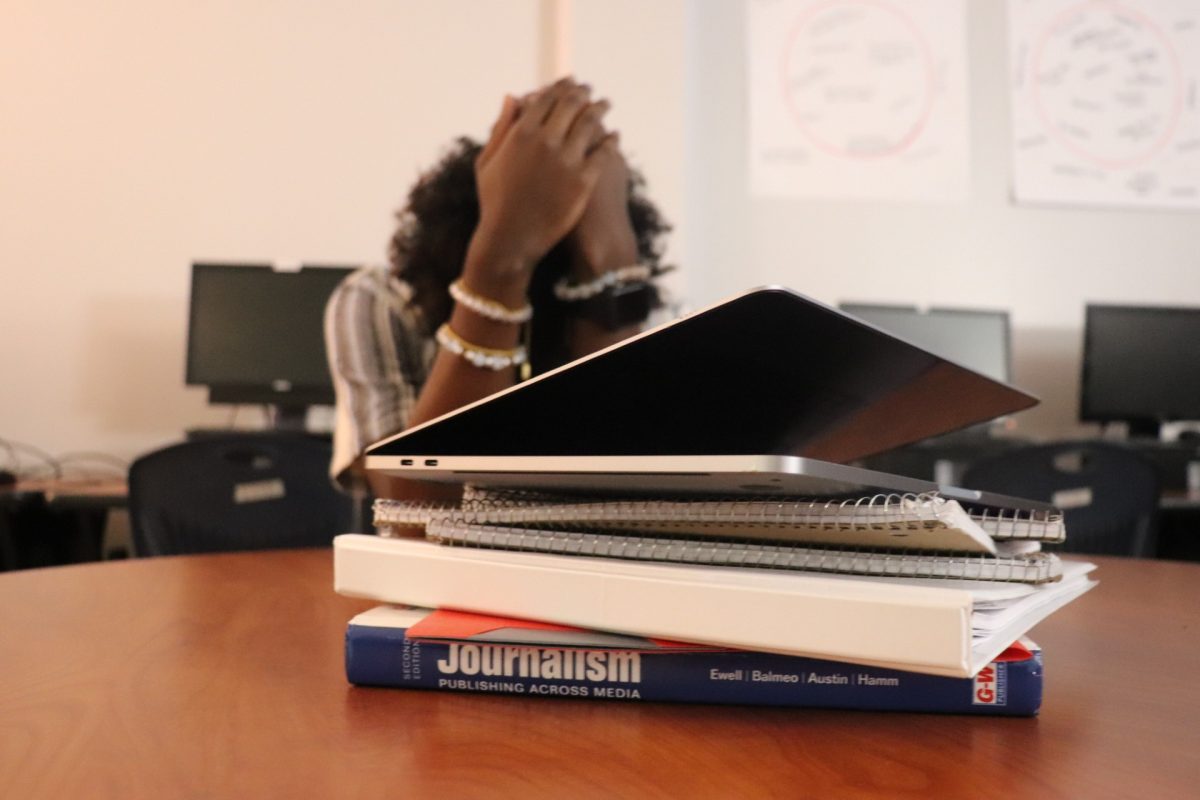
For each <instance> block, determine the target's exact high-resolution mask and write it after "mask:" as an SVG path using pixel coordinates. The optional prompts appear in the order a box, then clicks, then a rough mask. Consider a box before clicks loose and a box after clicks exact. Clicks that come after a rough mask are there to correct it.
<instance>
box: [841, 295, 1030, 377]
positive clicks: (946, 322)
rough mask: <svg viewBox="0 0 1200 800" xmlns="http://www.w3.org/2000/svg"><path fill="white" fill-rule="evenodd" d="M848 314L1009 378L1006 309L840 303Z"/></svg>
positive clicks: (947, 356) (991, 374)
mask: <svg viewBox="0 0 1200 800" xmlns="http://www.w3.org/2000/svg"><path fill="white" fill-rule="evenodd" d="M838 307H839V308H840V309H841V310H842V311H845V312H846V313H848V314H853V315H854V316H856V317H858V318H859V319H861V320H864V321H866V322H869V323H871V324H872V325H874V326H875V327H877V328H882V329H883V330H885V331H887V332H888V333H891V334H894V335H896V336H899V337H900V338H901V339H906V340H908V341H909V342H911V343H913V344H915V345H918V346H919V347H923V348H925V349H926V350H928V351H930V352H931V353H934V354H935V355H939V356H941V357H942V358H945V359H949V360H950V361H953V362H955V363H958V364H961V365H962V366H964V367H968V368H970V369H973V370H975V371H976V372H981V373H983V374H984V375H987V376H988V377H989V378H994V379H995V380H998V381H1004V382H1005V383H1007V382H1009V381H1010V380H1011V377H1012V368H1011V357H1010V354H1009V353H1010V348H1009V326H1008V312H1007V311H987V310H978V309H967V308H930V309H929V310H928V311H922V310H921V309H919V308H917V307H916V306H899V305H878V304H873V303H840V304H839V305H838Z"/></svg>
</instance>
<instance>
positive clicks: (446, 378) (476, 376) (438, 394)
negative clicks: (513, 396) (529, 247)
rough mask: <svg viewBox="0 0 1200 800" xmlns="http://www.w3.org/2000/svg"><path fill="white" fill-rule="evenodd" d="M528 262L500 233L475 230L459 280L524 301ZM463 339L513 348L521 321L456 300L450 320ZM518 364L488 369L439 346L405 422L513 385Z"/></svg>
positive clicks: (512, 302)
mask: <svg viewBox="0 0 1200 800" xmlns="http://www.w3.org/2000/svg"><path fill="white" fill-rule="evenodd" d="M531 273H532V268H531V266H529V265H528V263H527V257H526V256H523V255H521V254H519V253H517V252H516V251H515V250H514V249H512V248H510V247H508V246H507V245H506V243H505V241H504V240H503V238H502V237H500V236H498V235H493V234H491V233H489V232H488V231H486V230H478V231H476V233H475V235H474V236H473V237H472V239H471V245H470V247H468V249H467V258H466V263H465V264H464V265H463V273H462V281H463V283H464V284H465V286H466V287H467V288H468V289H469V291H471V292H473V293H476V294H478V295H481V296H483V297H486V298H489V299H491V300H494V301H496V302H499V303H502V304H503V305H505V306H507V307H509V308H519V307H521V306H524V305H525V304H526V303H527V302H528V300H527V294H528V290H529V275H530V274H531ZM448 324H449V326H450V329H451V330H452V331H453V332H454V333H455V334H456V335H457V336H459V337H460V338H461V339H463V340H465V341H467V342H470V343H471V344H473V345H477V346H479V347H481V348H487V349H489V350H513V349H514V348H516V347H518V346H519V345H520V344H521V341H520V339H521V326H520V325H519V324H516V323H511V322H498V321H496V320H492V319H488V318H486V317H484V316H482V315H481V314H479V313H477V312H475V311H472V310H471V309H469V308H466V307H464V306H462V305H460V304H457V303H456V304H455V306H454V310H453V311H452V312H451V314H450V319H449V320H448ZM516 380H517V368H516V367H506V368H504V369H489V368H485V367H479V366H476V365H475V364H472V363H471V362H470V361H468V360H466V359H465V358H463V357H461V356H459V355H457V354H455V353H451V352H448V351H447V350H445V349H444V348H443V349H440V350H439V351H438V354H437V356H436V357H435V359H434V362H433V366H432V368H431V370H430V372H429V378H428V379H427V380H426V382H425V386H424V388H423V389H422V390H421V394H420V397H419V398H418V399H417V403H416V406H415V407H414V408H413V411H412V415H411V416H410V418H409V423H408V424H409V426H413V425H418V424H420V423H422V422H425V421H427V420H431V419H433V418H435V417H439V416H441V415H442V414H445V413H447V412H449V411H453V410H454V409H456V408H460V407H461V406H464V405H466V404H468V403H472V402H474V401H476V400H479V399H480V398H483V397H487V396H488V395H491V394H494V393H496V392H498V391H500V390H502V389H507V388H508V387H509V386H512V385H513V383H515V382H516Z"/></svg>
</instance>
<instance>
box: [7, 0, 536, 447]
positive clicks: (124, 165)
mask: <svg viewBox="0 0 1200 800" xmlns="http://www.w3.org/2000/svg"><path fill="white" fill-rule="evenodd" d="M538 13H539V5H538V3H537V1H536V0H505V2H503V3H498V2H492V1H491V0H453V1H452V2H447V1H446V0H439V2H437V3H426V2H417V1H416V0H412V1H410V2H397V0H356V1H355V2H353V3H324V2H307V1H305V2H296V1H295V0H210V1H209V2H204V3H198V2H190V1H189V0H124V1H123V2H106V3H79V2H74V1H73V0H6V2H5V3H4V4H2V5H0V264H2V265H3V266H2V267H0V269H2V270H3V276H4V277H3V287H4V289H3V292H0V333H2V335H0V366H2V367H3V389H0V437H4V438H9V439H15V440H19V441H22V442H27V443H31V444H34V445H37V446H39V447H41V448H43V449H45V450H48V451H50V452H52V453H61V452H63V451H66V450H100V451H106V452H109V453H113V454H116V455H120V456H123V457H129V456H131V455H133V454H135V453H137V452H139V451H141V450H145V449H148V448H150V447H154V446H157V445H159V444H162V443H164V442H167V441H170V440H174V439H177V438H178V437H179V436H180V435H181V432H182V431H183V430H184V429H185V428H187V427H190V426H199V425H220V424H224V423H225V422H226V421H227V419H228V411H227V410H226V409H214V408H209V407H207V406H206V403H205V393H204V390H203V389H199V388H185V387H184V385H183V376H184V338H185V328H186V308H187V293H188V284H189V275H190V272H189V269H190V266H189V265H190V263H191V262H192V261H193V260H196V259H214V260H243V259H247V260H276V259H285V260H295V261H299V260H301V259H303V260H305V261H326V262H333V263H346V262H368V261H369V262H379V261H381V260H382V259H383V258H384V254H385V247H386V242H387V239H388V237H389V235H390V233H391V227H392V217H391V214H392V212H393V210H394V209H395V208H396V207H397V206H398V205H399V204H400V201H401V200H402V198H403V195H404V193H405V190H406V189H407V187H408V185H409V184H410V183H411V182H412V179H413V178H414V177H415V175H416V174H417V171H418V169H419V168H420V167H422V166H424V165H427V164H428V163H429V162H430V161H431V160H432V159H433V158H434V157H435V156H436V155H437V153H438V151H439V149H440V148H441V147H442V146H443V145H444V144H445V143H446V142H447V141H448V140H449V139H450V137H451V136H453V135H457V134H459V133H470V134H473V135H476V136H482V135H484V134H485V133H486V131H487V127H488V125H489V124H490V123H491V120H492V118H493V117H494V115H495V113H496V112H497V110H498V109H499V105H500V98H501V96H502V94H503V93H504V92H506V91H524V90H526V89H528V88H530V87H532V86H533V85H534V84H535V83H536V80H537V77H538V75H537V72H538V33H539V28H538V24H537V19H538ZM253 421H254V420H253V419H248V418H247V417H243V418H242V419H241V420H239V423H241V424H244V423H246V422H253Z"/></svg>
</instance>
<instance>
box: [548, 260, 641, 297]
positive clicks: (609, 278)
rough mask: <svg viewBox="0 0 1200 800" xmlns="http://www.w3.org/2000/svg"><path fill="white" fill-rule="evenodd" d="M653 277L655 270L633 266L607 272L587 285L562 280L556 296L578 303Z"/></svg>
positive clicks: (555, 292) (559, 281)
mask: <svg viewBox="0 0 1200 800" xmlns="http://www.w3.org/2000/svg"><path fill="white" fill-rule="evenodd" d="M652 277H654V270H652V269H651V268H650V267H649V266H647V265H645V264H631V265H629V266H628V267H621V268H620V269H615V270H612V271H611V272H605V273H603V274H602V275H599V276H597V277H596V278H595V279H593V280H590V281H588V282H587V283H572V282H571V280H570V279H569V278H565V277H564V278H560V279H559V280H558V281H557V282H556V283H555V284H554V296H555V297H557V298H558V299H559V300H563V301H565V302H568V303H576V302H579V301H580V300H588V299H591V298H593V297H595V296H596V295H598V294H603V293H604V292H606V291H608V290H609V289H611V288H612V287H614V286H619V285H621V284H625V283H635V282H637V281H646V280H649V279H650V278H652Z"/></svg>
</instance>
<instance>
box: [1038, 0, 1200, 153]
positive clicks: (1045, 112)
mask: <svg viewBox="0 0 1200 800" xmlns="http://www.w3.org/2000/svg"><path fill="white" fill-rule="evenodd" d="M1092 11H1108V12H1109V13H1110V14H1112V15H1113V16H1114V17H1123V18H1125V19H1127V20H1129V21H1131V22H1132V23H1134V24H1136V25H1137V26H1139V27H1140V29H1141V30H1142V31H1144V32H1145V34H1147V35H1148V36H1149V37H1150V38H1151V39H1152V40H1153V41H1154V44H1155V45H1156V47H1157V48H1158V49H1159V50H1160V51H1161V52H1163V53H1165V54H1166V57H1167V60H1168V64H1169V65H1170V71H1171V84H1172V90H1173V91H1172V94H1171V101H1170V104H1171V107H1170V111H1169V112H1168V115H1167V121H1166V124H1165V125H1164V126H1163V130H1162V133H1161V134H1160V135H1159V136H1158V137H1156V138H1155V139H1153V140H1152V141H1151V142H1150V143H1149V144H1148V145H1146V147H1145V148H1144V149H1143V150H1141V151H1139V152H1137V153H1135V154H1133V155H1130V156H1124V157H1114V156H1112V155H1110V154H1104V153H1102V152H1098V151H1097V150H1095V149H1094V148H1090V147H1089V146H1087V145H1086V144H1083V143H1081V142H1079V141H1078V140H1077V138H1076V137H1074V136H1072V135H1071V134H1070V133H1069V132H1068V131H1067V130H1065V129H1064V127H1063V126H1062V125H1060V124H1059V123H1058V122H1057V121H1056V120H1055V119H1054V118H1053V117H1052V115H1051V111H1050V109H1048V108H1047V104H1046V100H1045V98H1044V96H1043V91H1042V88H1041V81H1040V80H1039V78H1038V76H1040V75H1042V64H1043V59H1044V57H1045V55H1046V48H1047V45H1048V44H1049V43H1050V42H1051V40H1052V39H1053V38H1054V37H1055V36H1056V35H1058V34H1060V33H1061V32H1063V30H1064V29H1065V28H1067V27H1069V26H1070V25H1072V24H1074V23H1075V22H1076V20H1078V18H1079V17H1080V16H1082V15H1083V14H1086V13H1089V12H1092ZM1182 76H1183V70H1182V68H1181V67H1180V64H1179V56H1178V54H1177V53H1176V51H1175V47H1174V46H1173V45H1172V44H1171V40H1170V38H1168V37H1167V35H1166V34H1165V33H1163V31H1162V29H1161V28H1159V26H1157V25H1156V24H1155V23H1154V22H1153V20H1151V19H1150V18H1149V17H1147V16H1146V15H1144V14H1142V13H1140V12H1138V11H1136V10H1134V9H1130V8H1128V7H1126V6H1123V5H1121V4H1119V3H1113V2H1108V0H1088V1H1087V2H1083V3H1080V4H1078V5H1075V6H1071V7H1070V8H1068V9H1066V10H1064V11H1063V12H1062V13H1061V14H1059V15H1058V16H1056V17H1055V18H1054V19H1053V20H1052V21H1051V22H1050V24H1049V25H1047V26H1046V28H1045V30H1044V31H1043V32H1042V34H1041V36H1039V37H1038V40H1037V44H1036V45H1035V46H1034V51H1033V57H1032V59H1031V63H1030V72H1029V76H1028V81H1029V85H1030V87H1031V90H1030V91H1031V93H1032V96H1033V106H1034V111H1035V113H1036V114H1037V116H1038V119H1039V120H1040V121H1041V123H1042V126H1043V127H1044V128H1045V130H1046V131H1047V132H1048V133H1049V134H1050V135H1051V136H1052V137H1053V138H1054V140H1055V141H1057V142H1058V143H1059V144H1061V145H1063V146H1064V147H1066V148H1067V149H1068V150H1070V151H1071V152H1073V153H1074V154H1075V155H1077V156H1080V157H1082V158H1085V159H1087V160H1088V161H1091V162H1093V163H1096V164H1099V165H1100V166H1103V167H1107V168H1109V169H1128V168H1130V167H1135V166H1138V165H1139V164H1144V163H1145V162H1147V161H1149V160H1151V159H1153V158H1154V157H1155V156H1157V155H1158V154H1159V153H1160V152H1161V151H1162V149H1163V148H1164V147H1166V146H1167V144H1168V143H1169V142H1170V141H1171V140H1172V139H1173V138H1174V137H1175V132H1176V129H1177V128H1178V125H1179V118H1180V116H1181V114H1182V113H1183V101H1184V91H1183V84H1184V81H1183V79H1182Z"/></svg>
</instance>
